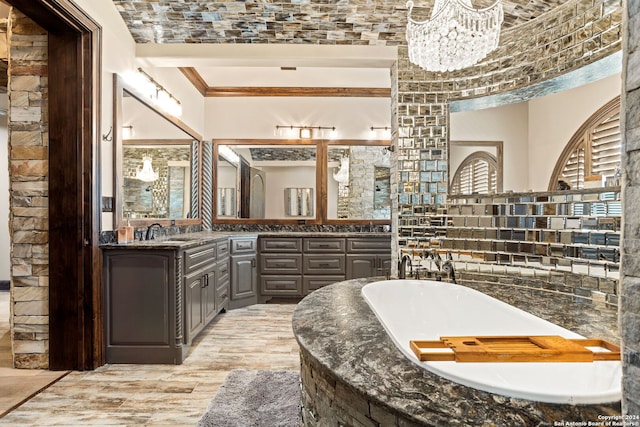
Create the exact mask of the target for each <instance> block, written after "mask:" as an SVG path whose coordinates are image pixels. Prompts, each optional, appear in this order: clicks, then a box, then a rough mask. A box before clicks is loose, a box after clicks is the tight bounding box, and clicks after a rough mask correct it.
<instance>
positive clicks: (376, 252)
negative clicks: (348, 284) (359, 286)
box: [347, 237, 391, 279]
mask: <svg viewBox="0 0 640 427" xmlns="http://www.w3.org/2000/svg"><path fill="white" fill-rule="evenodd" d="M390 272H391V240H390V239H389V238H388V237H369V238H353V239H349V240H348V241H347V278H348V279H360V278H363V277H372V276H385V275H386V274H387V273H390Z"/></svg>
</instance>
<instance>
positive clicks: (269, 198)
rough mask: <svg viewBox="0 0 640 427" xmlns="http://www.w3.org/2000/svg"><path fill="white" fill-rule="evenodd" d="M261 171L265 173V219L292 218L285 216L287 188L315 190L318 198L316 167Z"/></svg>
mask: <svg viewBox="0 0 640 427" xmlns="http://www.w3.org/2000/svg"><path fill="white" fill-rule="evenodd" d="M259 169H260V170H262V171H264V173H265V192H264V193H265V218H291V217H288V216H286V215H285V210H284V189H285V188H292V187H295V188H313V191H314V198H315V197H316V194H315V192H316V168H315V166H287V167H260V168H259ZM314 209H316V206H314ZM305 218H306V217H305Z"/></svg>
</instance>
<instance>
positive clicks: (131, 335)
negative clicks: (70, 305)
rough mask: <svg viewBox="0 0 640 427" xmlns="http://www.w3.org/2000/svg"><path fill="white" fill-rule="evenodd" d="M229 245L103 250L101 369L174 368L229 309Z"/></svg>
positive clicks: (219, 241)
mask: <svg viewBox="0 0 640 427" xmlns="http://www.w3.org/2000/svg"><path fill="white" fill-rule="evenodd" d="M228 245H229V243H228V239H226V238H225V239H222V240H218V241H217V242H216V241H213V242H210V243H206V244H203V245H200V246H196V247H193V248H188V249H181V248H180V247H174V248H172V247H170V246H158V247H145V248H141V247H135V246H130V247H122V248H117V247H110V248H105V249H104V250H103V260H104V269H103V270H104V290H105V298H104V300H105V343H106V349H105V353H106V362H107V363H171V364H180V363H182V361H183V360H184V358H185V357H186V355H187V353H188V350H189V346H190V345H191V342H192V341H193V339H194V337H195V336H196V335H197V334H198V333H199V332H200V331H202V329H204V328H205V327H206V326H207V324H208V323H209V322H211V320H212V319H213V318H214V317H215V316H216V315H217V314H218V313H219V312H220V311H222V310H223V309H226V308H228V304H229V277H230V276H229V256H228V254H229V250H228V248H229V246H228Z"/></svg>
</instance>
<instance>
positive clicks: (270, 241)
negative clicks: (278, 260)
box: [260, 237, 302, 253]
mask: <svg viewBox="0 0 640 427" xmlns="http://www.w3.org/2000/svg"><path fill="white" fill-rule="evenodd" d="M260 252H280V253H282V252H302V239H300V238H288V237H265V238H261V239H260Z"/></svg>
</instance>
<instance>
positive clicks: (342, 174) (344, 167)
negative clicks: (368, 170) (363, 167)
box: [333, 157, 349, 183]
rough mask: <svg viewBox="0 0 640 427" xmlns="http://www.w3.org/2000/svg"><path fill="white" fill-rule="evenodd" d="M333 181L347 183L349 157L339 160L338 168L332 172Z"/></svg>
mask: <svg viewBox="0 0 640 427" xmlns="http://www.w3.org/2000/svg"><path fill="white" fill-rule="evenodd" d="M333 179H335V180H336V181H338V182H342V183H345V182H348V181H349V157H343V158H341V159H340V168H339V169H338V170H337V171H335V172H333Z"/></svg>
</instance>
